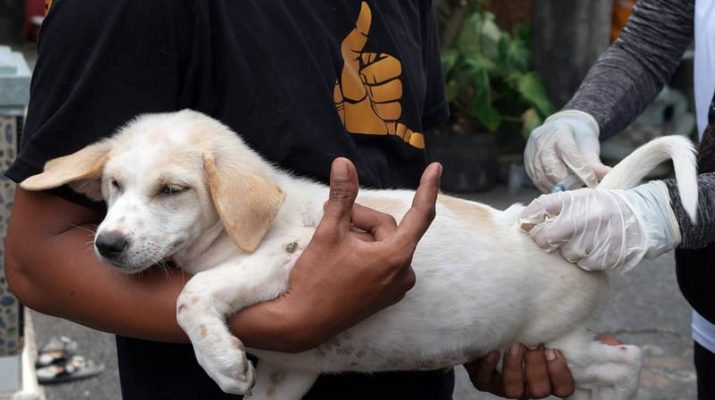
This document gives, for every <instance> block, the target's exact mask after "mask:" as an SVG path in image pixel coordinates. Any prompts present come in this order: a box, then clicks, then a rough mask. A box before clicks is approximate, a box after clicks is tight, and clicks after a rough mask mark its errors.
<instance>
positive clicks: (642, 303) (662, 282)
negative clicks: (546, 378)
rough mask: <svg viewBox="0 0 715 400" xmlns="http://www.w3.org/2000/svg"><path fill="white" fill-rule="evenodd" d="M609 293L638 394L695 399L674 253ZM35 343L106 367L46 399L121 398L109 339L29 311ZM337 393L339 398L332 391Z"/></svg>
mask: <svg viewBox="0 0 715 400" xmlns="http://www.w3.org/2000/svg"><path fill="white" fill-rule="evenodd" d="M535 196H536V192H534V191H532V190H526V189H525V190H522V191H521V192H519V193H516V194H510V193H508V192H507V191H506V189H505V188H497V189H495V190H493V191H491V192H488V193H482V194H478V195H474V196H469V197H470V198H473V199H475V200H478V201H481V202H484V203H487V204H490V205H493V206H495V207H497V208H504V207H506V206H508V205H509V204H511V203H513V202H515V201H521V202H528V201H529V200H530V199H532V198H534V197H535ZM612 283H613V285H612V288H613V290H612V295H611V302H610V305H609V307H608V308H607V310H606V311H605V313H604V316H603V318H602V319H601V322H600V323H599V324H598V325H597V326H595V327H593V328H594V331H596V332H609V333H612V334H614V335H616V336H617V337H618V338H620V339H621V340H622V341H623V342H625V343H632V344H637V345H639V346H641V347H642V349H643V350H644V355H645V360H644V368H643V372H642V375H641V390H640V393H639V397H638V398H639V399H649V400H656V399H663V400H677V399H684V400H685V399H695V397H696V395H695V373H694V370H693V367H692V342H691V340H690V309H689V307H688V305H687V304H686V303H685V301H684V300H683V298H682V296H681V295H680V293H679V291H678V288H677V284H676V282H675V276H674V268H673V256H672V254H667V255H664V256H662V257H660V258H659V259H657V260H655V261H652V262H646V263H644V264H643V265H641V266H639V267H638V268H635V269H634V270H632V271H631V272H628V273H626V274H622V275H614V276H613V277H612ZM32 319H33V322H34V327H35V331H36V336H37V341H38V345H42V343H44V342H45V341H46V340H47V339H48V338H49V337H52V336H57V335H67V336H70V337H73V338H75V339H77V340H78V341H79V344H80V348H81V353H82V354H84V355H86V356H87V357H89V358H92V359H94V360H97V361H99V362H102V363H104V364H105V365H106V366H107V370H106V371H105V372H104V373H103V374H102V375H101V376H99V377H96V378H92V379H89V380H86V381H81V382H74V383H69V384H62V385H53V386H46V387H45V392H46V395H47V399H48V400H72V399H82V398H86V399H92V400H114V399H119V398H120V391H119V385H118V375H117V370H116V354H115V350H114V339H113V337H112V336H111V335H109V334H106V333H102V332H97V331H94V330H91V329H88V328H85V327H82V326H79V325H76V324H73V323H70V322H67V321H63V320H59V319H56V318H52V317H48V316H45V315H41V314H38V313H34V312H33V313H32ZM465 375H466V374H465V372H464V370H463V369H461V368H458V370H457V376H458V383H457V390H456V393H455V399H456V400H468V399H493V397H491V396H487V395H484V394H481V393H478V392H477V391H476V390H474V389H473V388H472V387H471V385H470V384H469V383H468V381H467V379H466V377H465ZM336 398H339V396H337V397H336Z"/></svg>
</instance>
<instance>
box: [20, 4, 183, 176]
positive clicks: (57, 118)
mask: <svg viewBox="0 0 715 400" xmlns="http://www.w3.org/2000/svg"><path fill="white" fill-rule="evenodd" d="M176 3H179V2H176ZM171 7H172V1H171V0H164V1H150V2H144V1H140V0H115V1H99V2H97V1H94V0H65V1H57V2H55V3H54V4H53V6H52V8H51V9H50V12H49V15H48V16H47V18H46V19H45V21H44V22H43V24H42V30H41V33H40V40H39V44H38V59H37V64H36V66H35V69H34V72H33V77H32V83H31V89H30V105H29V108H28V114H27V119H26V125H25V129H24V132H23V135H22V137H21V139H20V140H21V150H20V153H19V154H18V158H17V159H16V160H15V162H14V163H13V164H12V165H11V167H10V168H9V170H8V171H7V173H6V175H7V176H8V177H10V178H11V179H12V180H14V181H16V182H19V181H21V180H23V179H24V178H26V177H28V176H30V175H33V174H36V173H38V172H40V171H41V170H42V168H43V166H44V164H45V162H47V161H48V160H50V159H52V158H55V157H58V156H62V155H65V154H68V153H71V152H74V151H76V150H78V149H80V148H82V147H84V146H85V145H87V144H90V143H92V142H95V141H97V140H98V139H100V138H103V137H107V136H109V135H111V134H112V133H113V132H114V131H115V130H116V129H117V128H119V127H120V126H121V125H122V124H123V123H126V121H128V120H129V119H130V118H132V117H134V116H136V115H137V114H140V113H146V112H160V111H169V110H173V109H175V108H176V103H177V91H178V87H179V73H178V70H179V69H178V67H177V65H178V55H177V45H176V43H175V42H176V40H175V38H174V37H173V35H174V33H173V32H174V29H173V26H172V24H174V23H175V22H173V21H174V20H175V19H174V16H172V15H171V14H172V13H175V12H177V10H174V9H172V8H171Z"/></svg>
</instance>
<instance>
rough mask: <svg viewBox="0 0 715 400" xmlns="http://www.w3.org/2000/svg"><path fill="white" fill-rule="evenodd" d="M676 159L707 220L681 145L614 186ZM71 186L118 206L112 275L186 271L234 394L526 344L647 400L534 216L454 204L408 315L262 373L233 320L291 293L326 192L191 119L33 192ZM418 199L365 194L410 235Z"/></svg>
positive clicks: (134, 129) (188, 301) (192, 304)
mask: <svg viewBox="0 0 715 400" xmlns="http://www.w3.org/2000/svg"><path fill="white" fill-rule="evenodd" d="M671 157H672V158H673V160H674V165H675V167H676V176H677V178H678V180H679V184H680V186H679V187H680V191H681V193H680V194H681V197H682V200H683V203H684V204H686V205H687V208H688V210H689V211H690V212H691V213H693V212H694V210H695V204H696V202H697V191H696V190H695V188H696V185H695V166H694V164H695V162H694V155H693V151H692V146H691V145H690V142H688V141H687V140H686V139H683V138H680V137H668V138H663V139H659V140H656V141H654V142H651V143H649V144H648V145H646V147H645V148H641V149H640V150H638V151H636V153H634V154H633V155H632V156H631V157H630V158H629V159H627V160H626V161H624V162H623V163H621V164H619V166H616V167H615V168H614V169H613V171H612V172H611V173H610V174H609V175H608V176H607V177H606V178H605V180H604V182H603V183H602V185H601V186H602V187H608V188H614V187H619V188H628V187H631V186H634V185H635V184H636V183H637V182H638V181H639V180H640V179H641V178H643V176H644V174H645V173H646V172H647V171H648V170H650V169H652V168H653V167H654V166H655V165H657V164H658V163H660V162H661V161H663V160H665V159H668V158H671ZM634 166H638V167H639V168H638V169H635V168H634ZM100 177H101V179H99V178H100ZM64 184H69V185H70V186H71V187H72V188H73V189H75V190H77V191H78V192H81V193H84V194H86V195H87V196H88V197H90V198H92V199H95V200H101V199H103V200H105V201H106V203H107V207H108V210H107V215H106V217H105V219H104V221H103V222H102V223H101V224H100V225H99V227H98V228H97V233H96V237H95V247H96V251H97V254H98V255H99V257H101V259H102V260H103V261H104V262H105V263H107V264H111V265H113V266H114V267H116V268H119V269H120V270H122V271H125V272H138V271H141V270H144V269H146V268H149V267H151V266H152V265H154V264H156V263H157V262H160V261H162V260H168V259H172V260H173V261H175V262H176V264H177V265H179V266H180V267H181V268H183V269H184V270H186V271H188V272H190V273H192V274H195V275H194V277H193V278H192V279H191V280H190V281H189V282H188V284H187V285H186V287H185V288H184V290H183V292H182V294H181V296H180V297H179V299H178V302H177V318H178V321H179V323H180V325H181V326H182V328H183V329H184V330H185V331H186V333H187V334H188V336H189V337H190V338H191V342H192V343H193V346H194V349H195V352H196V357H197V359H198V361H199V363H200V364H201V365H202V366H203V368H204V369H205V370H206V371H207V372H208V374H209V375H210V376H211V377H212V378H213V379H214V380H215V381H216V382H217V383H218V384H219V385H220V387H221V388H222V389H223V390H224V391H227V392H230V393H238V394H241V393H249V392H251V388H252V387H253V385H254V380H255V387H253V390H252V397H251V398H253V399H299V398H300V397H301V396H302V395H303V394H304V393H305V392H307V391H308V390H309V388H310V387H311V385H312V384H313V382H314V381H315V379H316V378H317V377H318V374H320V373H322V372H326V373H331V372H340V371H360V372H376V371H386V370H415V369H435V368H440V367H447V366H451V365H457V364H461V363H464V362H467V361H470V360H473V359H475V358H477V357H480V356H482V355H484V354H486V353H487V352H488V351H490V350H493V349H501V348H505V347H506V346H508V345H509V344H510V343H514V342H521V343H524V344H526V345H530V346H531V345H537V344H539V343H545V344H546V346H547V347H550V348H555V349H560V350H561V351H562V353H563V354H564V356H565V357H566V358H567V360H568V364H569V367H570V369H571V372H572V374H573V376H574V379H575V381H576V385H577V392H576V394H575V396H577V397H579V398H595V399H604V400H606V399H607V400H617V399H629V398H633V397H634V396H635V394H636V391H637V386H638V377H639V371H640V364H641V356H640V351H639V349H638V348H637V347H634V346H626V345H623V346H608V345H605V344H602V343H600V342H598V341H595V340H594V339H593V336H592V335H591V334H590V333H588V332H587V331H586V327H587V325H588V323H589V321H590V320H591V319H592V318H593V317H594V316H595V315H596V314H597V311H598V310H599V309H600V308H601V306H602V305H603V303H604V302H605V301H606V299H607V296H608V278H607V276H606V274H604V273H589V272H584V271H582V270H581V269H579V268H577V267H575V266H574V265H573V264H570V263H568V262H566V261H564V260H563V259H562V258H561V257H560V256H559V255H558V254H548V253H546V252H544V251H543V250H542V249H540V248H539V247H537V246H536V245H535V244H534V243H533V242H532V240H531V239H530V238H529V237H528V235H526V234H525V233H523V232H522V231H521V230H520V228H519V223H518V216H519V212H520V210H521V209H522V208H523V207H522V206H521V205H515V206H512V207H510V208H509V209H507V210H505V211H499V210H496V209H493V208H491V207H489V206H486V205H483V204H479V203H475V202H470V201H465V200H460V199H457V198H453V197H449V196H442V195H440V196H439V198H438V204H437V217H436V219H435V220H434V222H433V223H432V225H431V227H430V229H429V230H428V231H427V233H426V234H425V235H424V237H423V239H422V240H421V242H420V243H419V246H418V247H417V250H416V252H415V256H414V259H413V262H412V266H413V268H414V270H415V273H416V275H417V278H418V279H417V283H416V285H415V287H414V288H413V289H412V290H411V291H410V292H408V293H407V295H406V296H405V298H404V299H403V300H402V301H400V302H399V303H397V304H395V305H394V306H392V307H389V308H387V309H385V310H384V311H381V312H379V313H378V314H376V315H373V316H372V317H370V318H368V319H367V320H365V321H363V322H362V323H360V324H358V325H357V326H355V327H353V328H351V329H349V330H347V331H345V332H343V333H341V334H339V335H338V336H336V337H334V338H333V339H331V340H329V341H328V342H327V343H325V344H323V345H321V346H319V347H317V348H315V349H312V350H309V351H305V352H302V353H298V354H284V353H277V352H269V351H262V350H257V349H256V350H251V352H253V353H255V354H256V355H257V356H258V357H259V358H260V359H261V362H260V363H259V365H258V368H257V370H256V371H255V373H254V370H253V367H252V366H251V364H250V362H249V361H248V360H247V359H246V353H245V350H244V347H243V345H242V343H241V342H240V341H239V340H238V339H237V338H235V337H234V336H232V334H231V333H230V332H229V330H228V329H227V326H226V323H225V318H226V317H227V316H229V315H231V314H232V313H235V312H236V311H238V310H240V309H241V308H243V307H246V306H249V305H251V304H254V303H256V302H260V301H264V300H269V299H273V298H275V297H277V296H278V295H280V294H281V293H283V292H284V291H285V290H286V288H287V284H288V278H289V273H290V268H291V265H292V260H294V258H295V257H296V256H297V255H298V254H300V252H301V251H302V249H304V248H305V246H306V245H307V243H308V242H309V241H310V239H311V237H312V234H313V232H314V230H315V226H316V224H317V223H318V221H319V220H320V219H321V216H322V212H323V210H322V205H323V202H324V200H325V199H327V196H328V187H327V186H326V185H323V184H319V183H315V182H311V181H308V180H305V179H298V178H295V177H293V176H291V175H290V174H289V173H287V172H284V171H281V170H279V169H277V168H275V167H274V166H272V165H271V164H269V163H268V162H266V161H264V160H263V159H261V157H260V156H259V155H258V154H257V153H255V152H254V151H252V150H251V149H250V148H248V147H247V146H246V145H245V144H244V142H243V141H242V140H241V138H240V137H239V136H238V135H237V134H236V133H234V132H232V131H231V130H230V129H228V128H227V127H226V126H224V125H222V124H221V123H219V122H218V121H215V120H213V119H211V118H209V117H207V116H205V115H203V114H200V113H197V112H193V111H188V110H184V111H181V112H176V113H166V114H153V115H144V116H141V117H139V118H137V119H136V120H134V121H133V122H131V123H129V124H128V125H127V126H125V127H124V128H122V129H121V130H120V131H119V132H118V133H117V134H116V135H115V136H113V137H112V138H110V139H107V140H104V141H101V142H98V143H96V144H93V145H90V146H88V147H86V148H84V149H82V150H80V151H78V152H76V153H74V154H71V155H68V156H65V157H61V158H58V159H54V160H52V161H50V162H48V163H47V165H46V166H45V170H44V172H42V173H41V174H38V175H35V176H33V177H30V178H28V179H26V180H25V181H23V182H22V183H21V187H23V188H24V189H27V190H45V189H49V188H53V187H57V186H60V185H64ZM412 197H413V192H410V191H406V190H364V191H362V192H361V194H360V196H359V198H358V202H359V203H361V204H364V205H366V206H369V207H373V208H376V209H378V210H381V211H384V212H387V213H390V214H392V215H393V216H394V217H395V218H396V219H397V220H398V221H399V220H400V219H401V218H402V216H403V215H404V213H405V212H406V211H407V210H408V209H409V207H410V203H411V199H412Z"/></svg>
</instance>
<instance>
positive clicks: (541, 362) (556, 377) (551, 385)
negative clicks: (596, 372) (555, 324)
mask: <svg viewBox="0 0 715 400" xmlns="http://www.w3.org/2000/svg"><path fill="white" fill-rule="evenodd" d="M498 363H499V352H498V351H493V352H491V353H488V354H487V355H486V356H484V357H482V358H479V359H477V360H475V361H472V362H470V363H468V364H465V365H464V367H465V368H466V370H467V372H468V373H469V379H470V380H471V381H472V384H473V385H474V387H475V388H477V389H478V390H481V391H483V392H489V393H492V394H494V395H497V396H501V397H506V398H509V399H524V398H528V399H541V398H544V397H547V396H550V395H554V396H558V397H568V396H570V395H572V394H573V392H574V389H575V387H574V381H573V377H572V376H571V371H570V370H569V367H568V365H567V364H566V359H565V358H564V356H563V355H562V354H561V353H560V352H559V351H558V350H551V349H546V350H544V348H543V346H540V347H538V348H536V349H527V348H526V347H524V346H523V345H521V344H518V343H517V344H514V345H512V346H511V347H510V348H509V351H508V352H507V353H505V354H504V361H503V365H502V371H501V373H499V372H497V369H496V367H497V364H498Z"/></svg>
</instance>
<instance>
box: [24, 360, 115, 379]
mask: <svg viewBox="0 0 715 400" xmlns="http://www.w3.org/2000/svg"><path fill="white" fill-rule="evenodd" d="M102 371H104V365H102V364H96V363H94V362H93V361H92V360H87V359H85V358H84V357H82V356H72V357H70V358H69V359H68V360H67V361H66V362H64V363H59V364H52V365H48V366H46V367H42V368H38V369H37V381H38V382H39V383H41V384H43V385H47V384H55V383H64V382H71V381H76V380H80V379H87V378H91V377H93V376H97V375H99V374H100V373H101V372H102Z"/></svg>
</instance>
